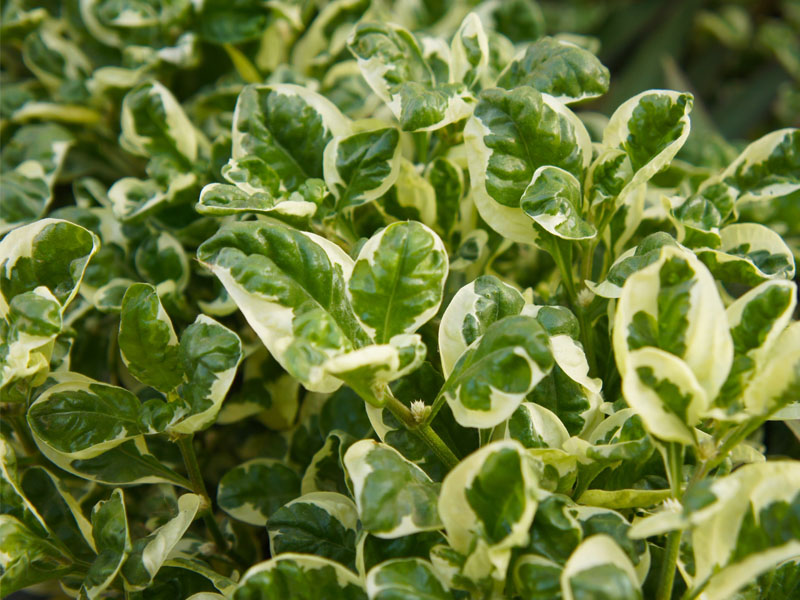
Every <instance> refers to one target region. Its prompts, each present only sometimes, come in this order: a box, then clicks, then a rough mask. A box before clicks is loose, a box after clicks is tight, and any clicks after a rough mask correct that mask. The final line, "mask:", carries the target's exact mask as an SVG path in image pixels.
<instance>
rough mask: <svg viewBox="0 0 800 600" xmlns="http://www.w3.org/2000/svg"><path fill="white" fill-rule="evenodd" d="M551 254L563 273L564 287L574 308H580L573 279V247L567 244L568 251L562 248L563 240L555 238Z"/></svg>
mask: <svg viewBox="0 0 800 600" xmlns="http://www.w3.org/2000/svg"><path fill="white" fill-rule="evenodd" d="M550 248H551V255H552V256H553V260H554V261H555V263H556V266H557V267H558V270H559V272H560V273H561V281H562V282H563V284H564V289H565V290H566V291H567V296H568V297H569V301H570V304H571V305H572V308H573V309H575V310H576V311H577V309H578V294H577V292H576V291H575V282H574V281H573V279H572V247H571V246H569V245H568V244H567V245H566V248H565V249H566V252H565V251H564V249H562V248H561V240H558V239H556V240H553V243H552V244H551V245H550Z"/></svg>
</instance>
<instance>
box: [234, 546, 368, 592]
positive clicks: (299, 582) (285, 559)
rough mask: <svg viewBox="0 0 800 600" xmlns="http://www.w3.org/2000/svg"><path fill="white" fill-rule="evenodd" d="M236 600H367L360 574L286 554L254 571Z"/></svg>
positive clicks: (239, 587)
mask: <svg viewBox="0 0 800 600" xmlns="http://www.w3.org/2000/svg"><path fill="white" fill-rule="evenodd" d="M233 598H234V600H256V599H260V600H316V599H317V598H330V599H331V600H366V598H367V595H366V593H365V592H364V588H363V586H362V584H361V582H360V580H359V578H358V577H356V574H355V573H353V572H352V571H349V570H348V569H346V568H344V567H343V566H342V565H340V564H339V563H336V562H333V561H332V560H328V559H327V558H321V557H318V556H308V555H304V554H283V555H281V556H278V557H276V558H273V559H271V560H268V561H266V562H262V563H259V564H257V565H255V566H253V567H251V568H250V569H249V570H248V571H247V572H246V573H245V574H244V575H243V576H242V580H241V581H240V582H239V584H238V585H237V587H236V592H235V593H234V595H233Z"/></svg>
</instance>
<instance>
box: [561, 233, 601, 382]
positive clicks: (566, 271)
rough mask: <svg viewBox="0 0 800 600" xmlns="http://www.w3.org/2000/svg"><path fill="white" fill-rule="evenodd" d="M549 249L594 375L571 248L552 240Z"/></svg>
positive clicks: (588, 326) (589, 331)
mask: <svg viewBox="0 0 800 600" xmlns="http://www.w3.org/2000/svg"><path fill="white" fill-rule="evenodd" d="M551 248H552V251H551V255H552V256H553V260H555V263H556V266H557V267H558V270H559V272H560V273H561V281H562V282H563V283H564V289H565V290H567V296H568V297H569V302H570V304H571V305H572V310H573V311H574V312H575V315H576V316H577V317H578V323H579V324H580V328H581V342H582V343H583V350H584V352H585V353H586V360H587V362H588V363H589V371H590V373H592V374H594V375H596V374H597V363H596V361H595V356H594V331H593V330H592V324H591V322H590V321H589V319H587V318H586V311H585V310H584V307H583V306H582V305H581V304H580V302H579V301H578V293H577V292H576V291H575V281H574V280H573V277H572V246H570V245H569V242H566V243H564V248H562V242H561V240H559V239H556V240H553V243H552V245H551ZM584 256H585V255H584Z"/></svg>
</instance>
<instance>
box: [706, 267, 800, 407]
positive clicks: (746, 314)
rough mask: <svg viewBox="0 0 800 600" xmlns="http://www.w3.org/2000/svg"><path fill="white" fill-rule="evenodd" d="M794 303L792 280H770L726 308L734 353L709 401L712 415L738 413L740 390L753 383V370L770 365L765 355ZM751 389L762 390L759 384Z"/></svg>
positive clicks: (786, 348)
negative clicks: (718, 388) (710, 401)
mask: <svg viewBox="0 0 800 600" xmlns="http://www.w3.org/2000/svg"><path fill="white" fill-rule="evenodd" d="M796 305H797V286H796V285H795V284H794V282H791V281H783V280H773V281H765V282H764V283H762V284H761V285H759V286H757V287H755V288H753V289H752V290H750V291H749V292H747V293H746V294H743V295H742V296H741V297H739V298H737V299H736V301H735V302H733V303H732V304H731V305H730V306H729V307H728V308H727V310H726V314H727V317H728V325H729V327H730V331H731V338H732V339H733V352H734V356H733V364H732V365H731V370H730V372H729V373H728V378H727V379H726V380H725V384H724V385H723V386H722V389H721V390H720V393H719V395H718V396H717V398H716V399H715V400H714V402H713V404H712V411H713V412H714V416H715V417H716V418H723V419H729V418H739V417H740V416H741V415H742V413H743V410H742V409H743V408H744V407H743V405H742V399H741V397H742V394H743V393H744V391H745V389H747V388H749V387H750V386H752V385H754V384H757V382H754V381H752V378H753V376H754V375H755V374H756V372H757V371H761V370H763V369H765V368H766V369H769V368H770V367H771V366H773V364H772V363H771V361H769V360H768V356H769V354H770V353H771V351H772V349H773V348H774V347H775V343H776V340H777V339H779V336H780V335H781V333H782V332H783V331H784V329H785V328H786V326H787V325H788V324H789V322H790V320H791V317H792V314H793V313H794V309H795V306H796ZM786 341H788V339H787V340H786ZM790 345H791V344H787V345H784V346H783V347H782V348H781V349H780V350H779V352H780V354H781V355H782V356H786V355H787V354H791V351H792V350H791V348H790V347H789V346H790ZM780 362H782V361H781V360H780V358H778V363H780ZM786 383H788V382H786ZM778 385H780V384H778ZM753 389H754V390H759V389H760V390H762V391H763V390H764V388H763V387H761V386H758V387H756V388H753ZM756 393H758V391H756ZM751 397H752V396H751ZM715 409H719V410H715Z"/></svg>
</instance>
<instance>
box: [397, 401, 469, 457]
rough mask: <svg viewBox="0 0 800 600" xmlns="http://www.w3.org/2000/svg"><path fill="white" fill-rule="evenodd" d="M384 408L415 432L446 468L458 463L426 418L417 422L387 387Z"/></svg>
mask: <svg viewBox="0 0 800 600" xmlns="http://www.w3.org/2000/svg"><path fill="white" fill-rule="evenodd" d="M386 408H388V409H389V411H390V412H391V413H392V414H393V415H394V416H395V417H396V418H397V420H398V421H400V422H401V423H403V425H404V426H405V427H406V429H408V430H410V431H413V432H415V433H416V434H417V435H418V436H419V437H420V439H422V441H423V442H425V444H426V445H427V446H428V447H429V448H430V449H431V451H432V452H433V453H434V454H435V455H436V456H437V457H438V458H439V460H441V461H442V463H443V464H444V465H445V466H446V467H447V468H448V469H452V468H453V467H455V466H456V465H457V464H458V457H457V456H456V455H455V454H453V451H452V450H450V448H449V447H448V446H447V444H445V443H444V441H443V440H442V438H440V437H439V435H438V434H437V433H436V432H435V431H434V430H433V428H432V427H431V426H430V423H429V422H428V421H427V420H426V421H423V422H422V423H419V422H417V420H416V419H415V418H414V415H412V414H411V411H410V410H408V408H407V407H406V405H405V404H403V403H402V402H400V401H399V400H398V399H397V398H395V397H394V395H392V393H391V392H389V391H388V389H387V393H386Z"/></svg>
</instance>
